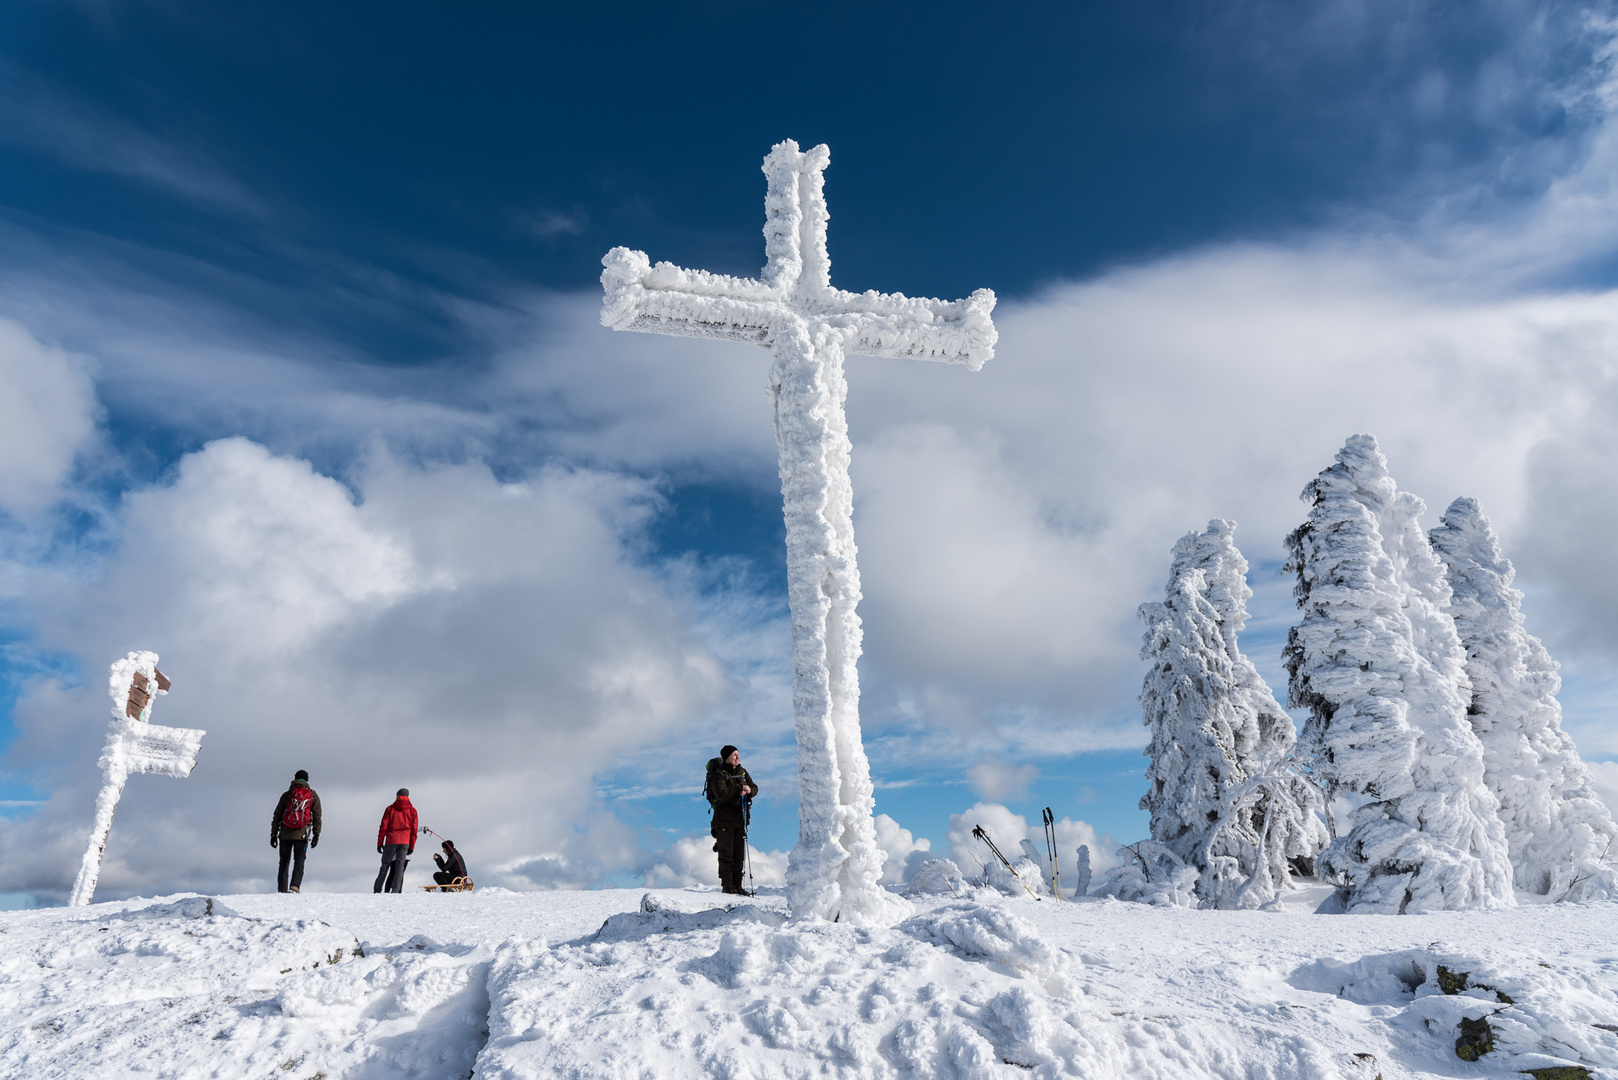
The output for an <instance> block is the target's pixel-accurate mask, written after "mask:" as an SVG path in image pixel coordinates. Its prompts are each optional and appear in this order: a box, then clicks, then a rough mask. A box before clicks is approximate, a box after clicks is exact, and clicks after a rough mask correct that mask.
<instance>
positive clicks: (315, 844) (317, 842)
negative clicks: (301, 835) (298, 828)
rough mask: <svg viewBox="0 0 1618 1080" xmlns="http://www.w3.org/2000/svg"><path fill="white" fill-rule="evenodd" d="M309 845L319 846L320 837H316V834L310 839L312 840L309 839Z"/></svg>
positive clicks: (312, 846)
mask: <svg viewBox="0 0 1618 1080" xmlns="http://www.w3.org/2000/svg"><path fill="white" fill-rule="evenodd" d="M309 846H310V847H311V848H317V847H319V846H320V837H318V836H317V837H315V838H314V839H312V840H310V841H309Z"/></svg>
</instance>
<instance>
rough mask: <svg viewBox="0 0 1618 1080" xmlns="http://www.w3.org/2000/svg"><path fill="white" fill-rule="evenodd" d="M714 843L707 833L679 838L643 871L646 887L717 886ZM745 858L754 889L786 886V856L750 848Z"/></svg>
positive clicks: (777, 852) (785, 854)
mask: <svg viewBox="0 0 1618 1080" xmlns="http://www.w3.org/2000/svg"><path fill="white" fill-rule="evenodd" d="M713 843H714V842H713V837H711V836H709V835H707V834H706V833H704V834H703V835H701V836H682V837H681V838H680V839H678V840H676V841H675V842H674V843H672V844H670V845H669V846H668V847H667V848H666V849H665V850H664V851H662V852H661V853H660V856H659V861H658V862H657V863H655V864H653V865H652V867H651V868H650V869H649V870H647V871H646V877H645V883H646V884H647V885H648V886H650V887H651V888H654V889H683V888H686V887H687V886H691V885H717V884H719V856H718V855H716V854H715V853H714V849H713ZM747 857H748V860H749V864H750V866H751V869H752V882H753V885H754V886H755V887H757V888H761V889H763V888H774V887H777V886H781V885H785V884H786V880H787V876H786V875H787V852H785V851H760V850H759V849H758V848H756V847H754V846H753V845H752V844H749V845H747Z"/></svg>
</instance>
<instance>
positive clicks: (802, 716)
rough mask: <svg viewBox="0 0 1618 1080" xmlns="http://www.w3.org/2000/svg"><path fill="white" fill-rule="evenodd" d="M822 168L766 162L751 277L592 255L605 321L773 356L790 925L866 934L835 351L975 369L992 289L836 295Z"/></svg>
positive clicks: (856, 644) (790, 149)
mask: <svg viewBox="0 0 1618 1080" xmlns="http://www.w3.org/2000/svg"><path fill="white" fill-rule="evenodd" d="M830 160H831V152H830V151H829V150H828V149H827V148H826V146H824V145H820V146H816V147H814V148H813V149H811V150H809V151H801V150H799V148H798V144H797V143H796V142H794V141H792V140H790V139H788V140H787V141H785V142H782V143H778V144H777V145H776V146H775V147H774V148H773V149H771V151H770V153H769V155H768V156H767V157H766V158H765V159H764V174H765V176H766V177H767V178H768V182H769V186H768V192H767V194H766V196H765V201H764V207H765V222H764V240H765V245H764V250H765V259H766V261H765V265H764V269H763V271H762V272H761V273H760V275H759V277H758V278H756V279H754V278H739V277H731V276H729V275H723V274H711V273H708V272H707V271H703V270H686V269H683V268H681V267H678V266H675V265H673V264H672V263H666V262H660V263H657V264H656V265H655V266H654V265H653V264H652V263H651V260H650V259H648V258H647V257H646V255H645V254H644V253H643V252H639V251H631V250H629V249H628V248H623V247H617V248H613V249H612V250H611V251H610V252H608V253H607V255H606V256H605V257H604V258H603V259H602V260H601V261H602V265H603V266H604V267H605V270H604V271H603V272H602V275H601V284H602V288H603V290H604V291H605V298H604V300H603V303H602V310H601V322H602V324H603V325H605V326H608V327H611V328H612V329H614V330H633V331H640V332H643V333H654V334H674V335H680V336H686V337H703V338H715V339H720V340H727V341H745V342H751V343H752V344H755V345H760V346H763V347H765V348H767V349H769V350H770V353H771V356H772V363H771V366H770V373H769V383H768V385H769V392H770V397H771V399H772V401H773V402H774V406H775V440H776V448H777V450H778V453H779V464H780V474H781V497H782V504H783V512H784V516H785V518H786V542H787V591H788V596H787V599H788V604H789V607H790V608H791V613H792V674H793V679H792V690H793V692H792V709H793V719H794V726H795V729H796V734H797V741H798V842H797V844H796V845H795V846H794V847H793V849H792V856H791V859H790V861H789V863H788V867H787V900H788V904H789V906H790V908H791V910H792V913H793V915H794V916H795V917H801V916H808V915H816V916H819V917H821V918H826V919H840V920H842V921H849V922H854V923H856V924H857V925H878V924H882V923H887V922H891V921H893V920H894V919H896V918H898V917H901V916H902V914H903V912H904V910H905V909H906V908H907V907H908V905H906V904H905V903H904V902H903V901H902V900H901V899H900V898H898V897H896V896H894V895H893V894H891V893H889V892H887V890H885V889H883V888H882V887H881V885H880V884H879V879H880V878H881V875H882V863H883V860H884V858H885V856H884V853H883V852H882V850H881V848H879V847H878V846H877V843H876V828H875V824H874V822H873V821H872V818H871V812H872V809H873V808H874V807H875V805H876V802H875V798H874V792H873V788H872V785H871V771H870V764H869V762H868V761H867V760H866V756H865V749H864V746H863V744H862V743H861V739H860V722H859V704H860V688H859V673H858V667H857V665H858V661H859V657H860V652H861V640H862V629H861V625H860V618H859V614H858V612H857V608H858V606H859V602H860V574H859V567H858V565H857V562H856V559H855V555H856V548H855V544H854V489H853V484H852V482H851V481H850V479H849V460H850V457H851V454H852V449H853V448H852V445H851V444H850V442H849V439H848V419H847V415H846V413H845V411H844V404H845V402H846V400H847V398H848V381H847V379H846V378H845V376H844V372H843V360H844V355H845V353H848V352H852V353H859V354H863V355H867V356H888V357H901V356H902V357H911V358H913V359H918V360H933V361H939V362H943V363H954V364H964V365H965V366H966V367H967V369H968V370H971V371H976V370H978V369H979V368H981V367H982V366H983V364H984V362H985V361H987V360H989V359H990V358H991V357H992V356H993V355H994V346H995V342H996V340H997V336H998V335H997V334H996V331H995V329H994V321H993V319H992V317H991V316H992V313H993V311H994V304H995V298H994V293H992V292H991V291H989V290H988V289H979V290H977V291H976V292H974V293H973V294H972V295H971V296H970V297H968V298H966V299H964V300H956V301H942V300H930V299H919V298H914V297H907V296H904V295H902V294H900V293H877V292H865V293H850V292H844V291H843V290H840V289H834V288H832V285H831V260H830V257H829V256H828V254H827V246H826V224H827V221H828V218H829V215H828V213H827V209H826V200H825V194H824V184H825V170H826V166H827V165H828V164H829V163H830Z"/></svg>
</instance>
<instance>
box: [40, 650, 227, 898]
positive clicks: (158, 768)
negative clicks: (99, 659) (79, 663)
mask: <svg viewBox="0 0 1618 1080" xmlns="http://www.w3.org/2000/svg"><path fill="white" fill-rule="evenodd" d="M168 690H169V680H168V678H167V677H166V676H165V675H164V674H163V673H162V672H161V671H158V670H157V654H156V653H154V652H132V653H130V654H129V655H128V656H126V657H124V658H123V659H122V660H117V661H114V662H113V665H112V671H111V674H110V676H109V678H108V681H107V692H108V693H110V694H111V695H112V715H113V720H112V723H111V724H109V725H107V744H106V746H105V747H103V748H102V751H101V762H100V765H101V775H102V777H103V778H104V782H103V783H102V785H101V794H100V795H98V796H96V818H95V825H94V826H93V827H92V828H91V829H90V846H89V847H87V848H85V850H84V861H83V862H81V863H80V864H79V876H78V878H77V879H76V880H75V881H74V882H73V892H72V895H71V896H70V897H69V898H68V904H69V906H72V907H78V906H80V905H83V904H88V903H89V902H90V898H91V897H92V896H94V895H95V891H96V880H97V879H98V878H99V877H100V876H101V857H102V855H103V854H104V853H105V852H106V850H107V837H108V835H109V834H110V833H111V832H112V815H113V812H114V811H116V810H117V809H118V799H119V798H120V797H121V796H122V795H123V793H124V781H126V780H128V779H129V777H130V775H131V774H132V773H159V774H161V775H163V776H173V777H176V778H177V779H182V780H183V779H184V778H185V777H187V776H190V775H191V770H192V769H194V768H196V767H197V750H198V749H199V748H200V747H201V746H202V736H203V735H205V734H207V733H206V732H204V731H201V730H199V729H196V728H172V727H159V726H158V725H156V724H152V723H148V718H149V717H150V716H151V714H152V699H153V697H154V696H155V694H154V691H155V693H156V694H166V693H168Z"/></svg>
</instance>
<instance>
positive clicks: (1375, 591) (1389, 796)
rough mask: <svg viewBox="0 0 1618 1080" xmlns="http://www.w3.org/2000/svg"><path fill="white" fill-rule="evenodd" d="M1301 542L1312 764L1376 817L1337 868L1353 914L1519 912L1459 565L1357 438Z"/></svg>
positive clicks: (1292, 652) (1296, 698) (1331, 860)
mask: <svg viewBox="0 0 1618 1080" xmlns="http://www.w3.org/2000/svg"><path fill="white" fill-rule="evenodd" d="M1301 497H1302V499H1303V500H1304V502H1306V503H1308V504H1309V517H1308V520H1306V521H1305V522H1304V523H1303V524H1302V525H1300V526H1299V527H1298V528H1297V529H1296V530H1294V531H1293V532H1292V534H1291V535H1290V536H1288V537H1287V546H1288V549H1289V551H1290V553H1291V554H1290V558H1289V559H1288V562H1287V566H1286V568H1287V570H1288V571H1290V572H1292V573H1295V574H1296V575H1297V585H1296V587H1295V588H1294V589H1293V596H1294V598H1295V599H1296V600H1297V602H1298V607H1299V608H1300V609H1301V611H1302V612H1303V617H1302V620H1301V621H1300V622H1299V623H1298V625H1297V626H1294V627H1293V628H1292V630H1291V632H1290V633H1289V634H1288V637H1287V645H1286V649H1285V652H1284V657H1285V661H1286V667H1287V672H1288V674H1289V676H1290V683H1289V690H1290V703H1291V704H1292V705H1293V706H1294V707H1300V708H1307V709H1308V710H1309V712H1310V716H1309V720H1308V721H1307V723H1305V725H1304V731H1303V737H1302V740H1301V745H1300V747H1299V756H1300V757H1306V758H1308V759H1309V760H1311V761H1312V764H1313V768H1314V773H1315V775H1316V777H1317V778H1318V779H1319V780H1320V782H1321V784H1322V785H1323V786H1324V787H1325V789H1326V793H1327V795H1328V796H1336V795H1338V794H1341V793H1345V792H1347V793H1353V794H1355V795H1358V796H1360V797H1362V798H1363V799H1364V800H1365V801H1364V803H1363V804H1362V805H1360V806H1359V808H1358V809H1356V810H1355V811H1354V814H1353V817H1352V825H1351V829H1350V831H1349V832H1348V833H1347V835H1344V836H1341V837H1339V838H1338V839H1337V840H1336V841H1334V842H1333V843H1332V845H1331V846H1330V847H1329V848H1328V849H1327V850H1326V853H1325V855H1324V857H1323V860H1322V863H1323V865H1324V867H1325V868H1326V869H1327V870H1328V871H1331V872H1335V873H1340V874H1342V875H1344V878H1345V881H1346V885H1345V889H1346V896H1345V901H1346V909H1347V910H1348V911H1359V912H1388V913H1393V912H1407V911H1408V912H1423V911H1440V910H1456V909H1465V908H1478V907H1496V906H1502V905H1509V904H1511V903H1513V902H1514V899H1513V893H1512V889H1511V865H1510V862H1509V860H1508V859H1507V856H1506V842H1505V831H1504V829H1503V828H1502V826H1501V823H1500V817H1499V814H1498V803H1497V802H1496V800H1495V798H1494V796H1493V795H1492V794H1491V793H1490V792H1489V789H1488V787H1487V786H1486V785H1485V783H1484V779H1483V747H1482V744H1481V743H1479V741H1478V738H1477V736H1476V735H1475V734H1474V733H1473V732H1472V727H1471V725H1470V723H1468V721H1467V717H1466V709H1467V705H1468V703H1469V701H1470V698H1471V688H1470V685H1469V684H1468V682H1467V678H1466V671H1465V660H1466V656H1465V652H1464V650H1462V648H1461V643H1460V638H1459V637H1458V636H1457V634H1456V631H1455V624H1454V621H1453V620H1452V619H1450V618H1449V616H1448V615H1446V614H1445V613H1444V612H1443V610H1441V605H1443V604H1444V603H1446V602H1447V600H1448V593H1449V588H1448V586H1447V584H1445V577H1444V568H1443V564H1442V563H1440V562H1439V561H1438V559H1437V558H1436V557H1435V556H1434V555H1433V553H1432V549H1431V547H1430V546H1429V545H1428V542H1427V538H1426V536H1425V535H1424V534H1423V533H1422V532H1421V530H1420V526H1419V524H1418V518H1419V515H1420V514H1421V512H1422V510H1423V509H1424V507H1423V505H1422V502H1421V500H1420V499H1418V498H1416V497H1415V496H1414V495H1411V494H1409V493H1407V492H1401V491H1399V490H1398V487H1397V485H1396V484H1395V483H1394V481H1393V478H1392V477H1391V476H1389V475H1388V468H1387V461H1386V459H1385V458H1383V456H1382V454H1381V452H1380V451H1379V450H1378V449H1377V445H1376V440H1375V439H1373V438H1371V437H1370V436H1368V435H1355V436H1353V437H1352V438H1350V439H1349V440H1348V442H1347V443H1346V444H1345V445H1344V446H1343V449H1342V450H1341V451H1339V452H1338V454H1337V460H1336V463H1335V464H1333V465H1331V466H1329V467H1328V468H1326V469H1325V470H1324V471H1322V472H1321V474H1320V475H1319V476H1318V477H1316V478H1315V479H1314V480H1312V481H1310V482H1309V484H1308V485H1307V486H1306V487H1305V488H1304V490H1303V495H1302V496H1301Z"/></svg>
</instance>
